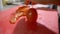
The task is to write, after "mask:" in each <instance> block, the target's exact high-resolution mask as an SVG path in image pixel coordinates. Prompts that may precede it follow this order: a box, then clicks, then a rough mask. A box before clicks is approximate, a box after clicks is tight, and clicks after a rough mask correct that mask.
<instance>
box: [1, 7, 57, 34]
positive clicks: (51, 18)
mask: <svg viewBox="0 0 60 34" xmlns="http://www.w3.org/2000/svg"><path fill="white" fill-rule="evenodd" d="M17 8H18V7H14V8H10V9H8V10H4V11H2V12H0V34H54V33H56V34H58V13H57V11H55V10H45V9H37V13H38V19H37V22H35V23H32V24H30V23H29V22H25V19H24V17H21V18H20V19H19V20H18V21H17V22H16V23H15V24H10V23H9V19H10V16H11V14H12V13H13V12H15V11H16V10H17Z"/></svg>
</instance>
